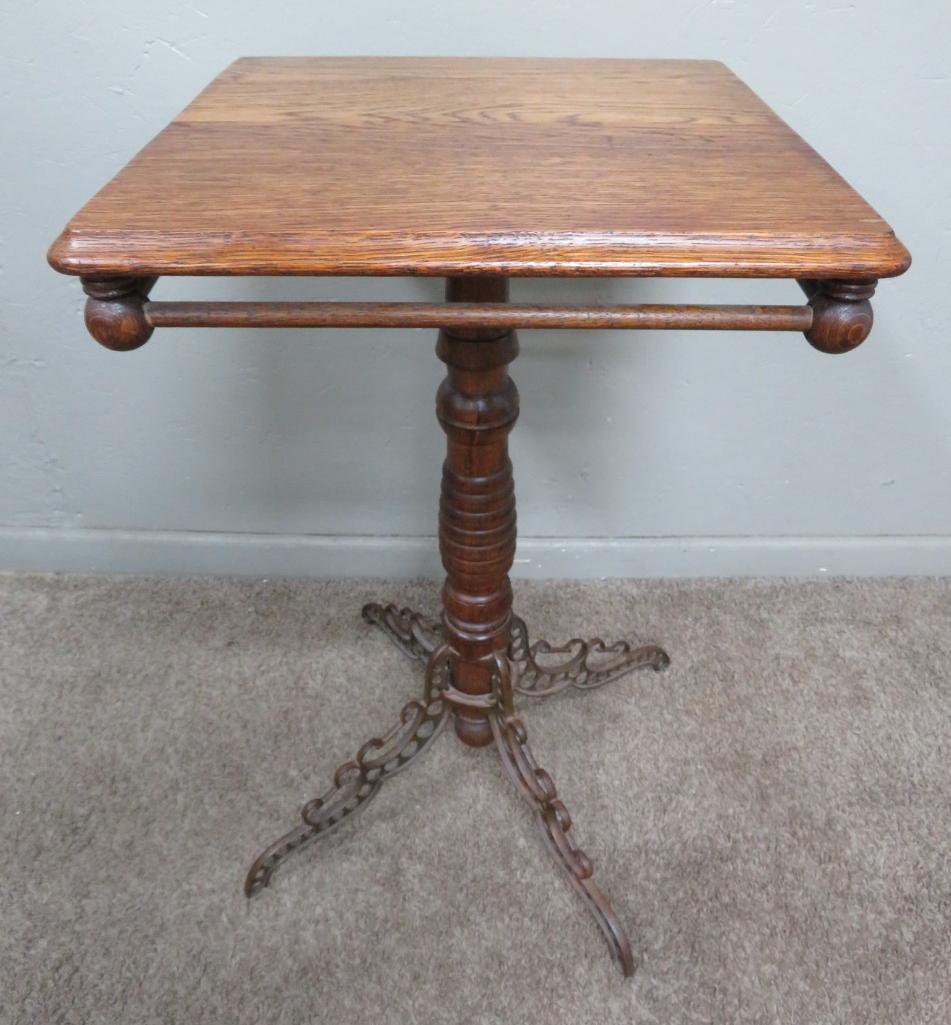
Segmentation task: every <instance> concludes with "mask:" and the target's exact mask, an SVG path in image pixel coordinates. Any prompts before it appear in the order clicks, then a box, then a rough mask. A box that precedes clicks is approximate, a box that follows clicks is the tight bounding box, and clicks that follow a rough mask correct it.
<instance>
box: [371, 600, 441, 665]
mask: <svg viewBox="0 0 951 1025" xmlns="http://www.w3.org/2000/svg"><path fill="white" fill-rule="evenodd" d="M363 618H364V620H365V621H366V622H367V623H372V624H373V625H374V626H378V627H379V628H380V629H381V630H382V631H383V632H384V633H385V634H386V635H387V637H389V638H390V640H391V641H392V642H393V643H394V644H395V645H396V646H397V647H398V648H399V649H400V651H402V652H403V654H404V655H408V656H409V657H410V658H414V659H417V660H418V661H420V662H425V661H426V659H427V658H429V656H430V655H431V654H432V653H433V652H434V651H435V650H436V648H437V646H438V645H439V642H440V641H441V640H442V627H441V626H440V625H439V623H437V622H435V621H434V620H432V619H427V618H426V617H425V616H424V615H422V613H419V612H414V611H413V610H412V609H401V608H399V607H398V606H396V605H379V604H377V603H376V602H370V604H369V605H364V606H363Z"/></svg>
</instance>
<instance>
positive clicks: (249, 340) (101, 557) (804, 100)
mask: <svg viewBox="0 0 951 1025" xmlns="http://www.w3.org/2000/svg"><path fill="white" fill-rule="evenodd" d="M0 21H2V24H3V32H2V35H0V57H2V65H0V97H2V105H3V109H2V118H0V131H2V133H3V139H2V147H0V172H2V189H0V205H2V211H0V232H2V239H0V243H2V249H0V300H2V303H0V317H2V322H0V344H2V349H0V361H2V362H0V367H2V379H0V567H7V568H17V567H33V568H47V569H68V568H98V569H115V570H155V571H175V572H177V571H198V572H228V571H234V572H247V573H261V574H277V573H301V574H306V573H318V574H320V573H348V572H350V573H388V574H389V573H393V574H399V573H416V572H430V571H435V570H436V569H437V567H438V563H437V562H436V559H435V556H434V550H433V546H432V543H431V537H432V535H433V533H434V531H435V498H436V493H437V486H438V469H439V462H440V460H441V453H442V443H443V439H442V435H441V433H440V432H439V430H438V428H437V427H436V425H435V422H434V419H433V402H432V399H433V394H434V391H435V389H436V385H437V383H438V381H439V379H440V377H441V370H442V367H441V364H439V363H438V362H437V360H436V359H435V357H434V355H433V351H432V350H433V337H432V335H431V334H430V333H427V332H412V331H405V332H395V331H393V332H380V331H376V332H370V331H366V332H357V331H354V332H329V331H328V332H323V333H321V332H289V333H284V334H281V333H279V332H274V333H271V334H269V333H267V332H257V333H253V332H238V331H232V332H224V331H216V332H211V331H209V332H188V331H169V332H167V333H165V334H164V335H159V336H157V337H156V338H154V339H153V340H152V342H151V343H150V344H149V345H147V346H146V347H145V348H144V349H142V350H140V351H139V352H136V353H132V354H130V355H125V356H118V355H114V354H111V353H108V352H106V351H105V350H104V349H101V348H99V347H98V346H96V345H95V344H94V343H93V342H92V341H91V340H90V339H89V338H88V336H86V334H85V332H84V329H83V327H82V323H81V319H80V311H81V306H82V297H81V293H80V289H79V286H78V283H76V282H75V281H74V280H69V279H66V278H62V277H58V276H56V275H55V274H54V273H53V272H52V271H51V270H49V269H48V267H47V266H46V263H45V250H46V247H47V246H48V244H49V243H50V241H51V240H52V239H53V237H54V236H55V235H56V234H57V232H58V231H59V229H60V228H61V227H62V225H63V223H64V222H65V221H66V220H67V218H68V217H69V216H70V215H71V214H72V213H73V212H74V211H75V209H76V208H78V206H79V205H80V204H81V203H82V202H83V201H84V200H85V199H86V198H87V197H88V196H89V195H90V194H91V193H92V192H93V191H95V190H96V189H97V188H98V187H99V186H100V185H102V184H103V183H104V182H105V180H106V179H107V178H108V177H109V176H111V175H112V174H113V173H114V172H115V171H116V170H118V168H119V167H120V166H122V164H123V163H124V162H125V161H126V160H127V159H128V158H129V157H130V156H131V155H132V154H133V153H134V152H135V151H136V150H137V149H138V148H139V147H141V146H142V145H143V144H144V143H145V142H147V141H148V139H149V138H150V137H151V136H152V135H153V134H154V133H155V132H156V131H158V130H159V129H160V128H161V127H162V126H163V125H164V124H165V123H166V122H167V121H168V120H169V119H170V118H171V117H172V116H174V114H175V113H176V112H177V111H178V110H179V109H180V108H181V107H182V106H184V105H185V104H186V103H187V102H188V101H189V100H190V99H191V97H192V96H193V95H194V94H195V93H196V92H197V91H198V90H199V89H200V88H201V87H202V86H204V85H205V83H206V82H207V81H208V80H209V79H211V78H212V77H213V76H214V75H215V74H216V73H217V72H218V71H220V70H221V69H222V68H223V67H224V66H225V65H226V64H227V63H228V62H230V61H231V60H232V59H233V58H235V57H237V56H240V55H242V54H290V53H313V54H353V53H366V54H511V55H576V56H595V55H602V56H615V57H621V56H630V57H635V56H636V57H655V56H677V57H711V58H719V59H722V60H724V61H725V62H726V63H728V64H729V65H730V66H731V67H732V68H733V69H734V70H735V71H736V72H737V73H738V74H739V75H740V76H741V77H743V78H745V79H746V81H747V82H748V83H749V84H750V85H751V86H752V87H753V88H754V89H756V90H757V91H758V92H759V93H760V94H761V95H762V96H763V97H764V98H765V99H766V100H767V102H769V103H770V104H771V105H772V106H773V107H774V108H775V109H776V110H777V111H778V112H779V113H780V114H781V116H783V117H784V118H786V119H787V120H788V121H789V122H790V123H791V124H792V126H793V127H794V128H795V129H796V130H798V131H799V132H800V133H801V134H802V135H804V136H805V137H806V138H807V139H808V140H809V141H810V142H811V143H812V144H813V145H814V146H815V147H816V148H817V149H818V150H819V151H820V152H821V153H823V155H825V156H826V157H827V159H829V160H830V161H831V163H833V164H834V165H835V166H836V167H837V168H838V169H839V170H840V171H841V172H842V173H843V174H844V175H845V176H846V177H847V178H848V179H849V180H850V181H851V182H852V183H853V184H854V185H855V186H856V187H857V188H858V189H859V190H860V191H861V192H862V193H863V194H864V195H865V196H866V197H867V198H868V199H869V200H870V201H871V202H872V204H873V205H874V206H876V207H877V208H878V209H879V210H880V212H881V213H882V214H883V215H884V216H885V218H886V219H887V220H889V221H891V223H892V224H893V225H894V226H895V227H896V230H897V231H898V234H899V235H900V237H901V238H902V239H903V240H904V242H905V243H906V244H907V245H908V246H909V248H910V249H911V251H912V253H913V255H914V258H915V266H914V267H913V269H912V271H911V272H910V273H909V274H908V275H907V276H906V277H904V278H902V279H899V280H897V281H891V282H884V283H883V284H882V285H881V287H880V289H879V294H878V301H877V304H876V316H877V323H876V327H875V331H874V334H873V336H872V339H871V340H870V342H869V343H867V345H866V346H864V347H863V348H861V349H859V350H858V351H857V352H855V353H853V354H852V355H850V356H848V357H844V358H839V359H833V358H830V357H826V356H822V355H820V354H818V353H816V352H813V351H812V350H811V349H810V348H809V347H808V346H807V345H806V343H805V342H804V341H803V340H802V339H801V338H800V337H798V336H787V335H746V336H742V335H727V334H697V335H687V334H667V333H663V334H662V333H657V334H651V333H641V334H630V333H592V334H584V333H557V332H552V333H545V332H536V333H528V332H525V333H523V336H522V340H523V347H522V355H521V357H520V359H519V361H518V362H517V364H516V365H515V371H514V372H515V377H516V380H517V382H518V384H519V388H520V389H521V392H522V396H523V415H522V419H521V421H520V423H519V425H518V427H517V428H516V431H515V433H514V435H513V438H512V449H513V458H514V460H515V463H516V474H517V480H518V487H519V499H520V530H521V535H522V539H523V545H522V549H521V552H520V555H519V562H518V564H517V572H521V573H524V574H534V575H562V574H564V575H572V574H573V575H582V576H585V575H592V576H594V575H636V574H644V575H652V574H665V573H666V574H671V575H677V574H708V573H738V574H746V573H749V574H757V573H759V574H772V573H823V572H825V573H838V572H850V573H874V572H889V573H902V572H907V573H932V572H949V571H951V458H949V457H951V404H949V401H948V388H949V381H951V374H949V371H951V345H949V344H948V337H947V336H948V324H949V322H951V283H949V282H948V280H947V275H948V271H949V270H951V266H949V261H948V254H949V241H951V201H949V181H948V178H949V173H948V167H949V158H951V153H949V125H951V49H949V45H948V40H949V38H951V8H949V5H948V4H947V0H929V2H922V3H917V4H914V5H909V4H895V3H891V2H885V0H874V2H866V3H862V4H843V3H842V2H841V0H814V2H809V3H805V2H803V3H783V2H779V0H770V2H768V3H754V2H742V0H735V2H729V0H722V2H717V0H713V2H696V0H690V2H678V0H651V2H637V0H612V2H600V3H599V2H597V0H593V2H589V3H587V4H580V3H578V2H577V0H570V2H568V0H548V2H545V3H533V4H528V3H525V4H514V3H507V2H503V0H480V2H478V3H476V2H467V3H454V2H446V0H441V2H440V3H432V2H424V0H400V2H399V3H384V2H382V0H377V2H362V3H361V2H358V0H351V2H350V3H336V2H335V3H319V2H317V3H315V2H314V0H306V2H305V0H285V2H283V3H279V4H276V5H271V6H270V7H268V6H262V5H261V4H259V3H253V4H251V3H238V2H235V0H230V2H225V0H203V2H200V3H198V4H197V5H195V4H192V3H184V2H179V0H164V3H152V4H131V5H130V4H127V3H120V2H119V0H84V2H82V3H75V2H65V0H47V2H45V3H42V4H23V3H22V2H16V3H13V2H10V0H3V11H2V18H0ZM156 294H157V295H161V296H163V297H172V296H175V297H195V298H197V297H203V298H214V297H242V298H258V297H259V298H264V297H288V298H290V297H298V296H314V297H316V296H325V297H335V296H336V297H343V298H350V297H361V298H362V297H366V298H370V297H373V298H387V297H390V298H397V297H399V298H415V299H436V298H438V297H439V295H440V284H439V282H436V281H420V280H415V281H404V280H389V281H381V282H361V281H358V280H352V279H344V280H340V281H331V282H309V281H296V282H291V283H289V284H288V283H282V282H278V281H273V280H267V279H264V280H256V281H248V282H228V281H223V280H209V281H204V282H199V283H198V284H193V283H190V282H181V281H178V282H176V281H166V282H163V283H162V285H161V286H160V289H159V290H157V292H156ZM513 295H514V297H515V298H517V299H523V300H529V299H533V298H540V299H549V298H552V299H553V298H555V297H557V299H558V300H559V301H583V300H585V299H592V300H599V301H615V300H617V301H642V300H647V301H654V300H660V301H664V300H672V301H679V300H683V301H717V300H724V301H736V302H756V301H764V302H770V301H777V302H797V301H799V298H800V297H799V293H798V290H796V288H795V286H794V285H791V284H785V283H782V282H775V283H772V284H771V283H768V282H759V283H744V282H729V283H722V284H718V283H716V282H707V283H697V282H689V281H680V282H600V283H598V282H583V281H576V282H571V283H566V284H560V283H557V282H556V283H552V282H516V283H515V284H514V287H513Z"/></svg>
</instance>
